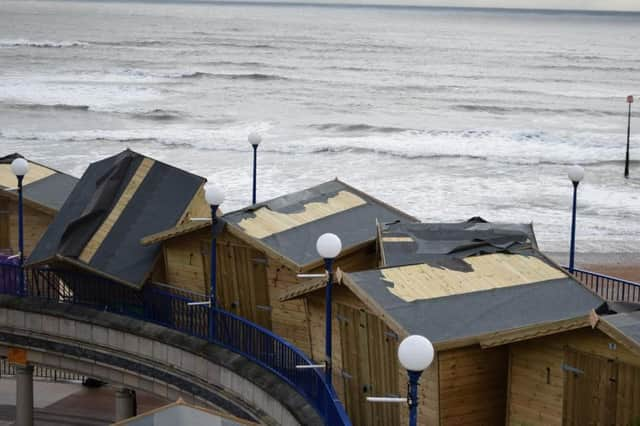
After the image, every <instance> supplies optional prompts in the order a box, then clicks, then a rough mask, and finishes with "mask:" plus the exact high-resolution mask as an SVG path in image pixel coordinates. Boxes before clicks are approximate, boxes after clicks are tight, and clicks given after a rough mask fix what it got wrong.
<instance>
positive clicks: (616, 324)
mask: <svg viewBox="0 0 640 426" xmlns="http://www.w3.org/2000/svg"><path fill="white" fill-rule="evenodd" d="M635 308H636V309H637V308H638V306H636V307H635ZM598 327H599V328H601V329H602V330H603V331H604V332H605V333H607V334H609V335H611V336H612V337H614V338H616V339H617V340H619V341H622V342H624V343H625V344H626V346H627V347H628V348H629V349H630V350H632V351H633V352H635V353H636V354H638V355H640V311H638V310H636V311H632V312H625V313H618V314H615V315H603V316H601V317H600V318H599V323H598Z"/></svg>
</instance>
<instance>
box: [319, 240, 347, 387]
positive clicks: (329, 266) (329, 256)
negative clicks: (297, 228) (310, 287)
mask: <svg viewBox="0 0 640 426" xmlns="http://www.w3.org/2000/svg"><path fill="white" fill-rule="evenodd" d="M316 249H317V250H318V254H319V255H320V257H322V258H323V259H324V266H325V269H326V271H327V288H326V290H325V302H324V303H325V335H324V347H325V358H326V359H325V369H324V377H325V381H326V382H327V385H329V389H332V390H333V385H332V379H331V326H332V324H331V319H332V316H331V290H332V287H333V261H334V259H335V258H336V257H338V255H339V254H340V250H342V241H340V238H338V236H337V235H336V234H331V233H327V234H322V235H321V236H320V238H318V241H317V242H316Z"/></svg>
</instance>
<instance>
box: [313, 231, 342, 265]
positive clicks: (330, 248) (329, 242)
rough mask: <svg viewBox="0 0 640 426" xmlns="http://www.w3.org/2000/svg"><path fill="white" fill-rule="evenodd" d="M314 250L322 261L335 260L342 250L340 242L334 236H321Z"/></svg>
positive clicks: (328, 234) (329, 234)
mask: <svg viewBox="0 0 640 426" xmlns="http://www.w3.org/2000/svg"><path fill="white" fill-rule="evenodd" d="M316 249H317V250H318V254H319V255H320V257H322V258H323V259H335V258H336V257H338V255H339V254H340V251H341V250H342V241H340V238H338V236H337V235H336V234H331V233H327V234H322V235H320V238H318V241H317V242H316Z"/></svg>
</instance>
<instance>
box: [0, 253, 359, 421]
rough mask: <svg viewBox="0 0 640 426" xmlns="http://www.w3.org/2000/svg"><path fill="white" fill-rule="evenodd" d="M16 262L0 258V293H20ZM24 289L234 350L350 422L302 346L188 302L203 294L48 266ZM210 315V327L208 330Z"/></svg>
mask: <svg viewBox="0 0 640 426" xmlns="http://www.w3.org/2000/svg"><path fill="white" fill-rule="evenodd" d="M19 276H20V266H19V265H16V264H9V263H4V262H0V293H4V294H11V295H20V285H19ZM25 277H26V282H27V295H28V296H30V297H39V298H44V299H47V300H49V301H53V302H56V303H71V304H79V305H84V306H87V307H91V308H94V309H98V310H101V311H109V312H113V313H116V314H120V315H126V316H129V317H132V318H136V319H139V320H143V321H148V322H153V323H156V324H159V325H162V326H164V327H167V328H171V329H174V330H177V331H180V332H183V333H186V334H189V335H191V336H195V337H198V338H201V339H204V340H207V341H209V342H211V343H215V344H217V345H219V346H222V347H224V348H226V349H228V350H231V351H233V352H236V353H239V354H241V355H243V356H245V357H246V358H248V359H250V360H251V361H253V362H255V363H256V364H259V365H260V366H262V367H263V368H266V369H267V370H269V371H271V372H272V373H274V374H275V375H276V376H278V377H279V378H280V379H282V380H283V381H285V382H286V383H288V384H289V385H290V386H291V387H293V388H294V389H295V390H296V391H297V392H298V393H300V394H301V395H302V396H303V397H304V398H305V399H306V400H307V401H308V402H309V403H310V404H311V405H312V406H313V407H314V408H315V410H316V411H317V413H318V414H319V415H320V417H321V418H322V419H323V421H324V422H325V424H327V425H331V426H333V425H338V426H340V425H343V426H350V425H351V422H350V420H349V417H348V416H347V413H346V411H345V409H344V406H343V405H342V403H341V402H340V400H339V399H338V397H337V396H336V394H335V392H334V391H333V390H332V389H331V387H329V386H328V385H327V383H326V382H325V380H324V376H323V374H321V372H319V371H318V370H316V369H313V368H310V369H309V368H306V369H300V368H297V367H296V366H298V365H312V364H314V363H313V362H312V361H311V360H310V359H309V358H308V357H307V356H306V355H305V354H304V353H303V352H302V351H301V350H299V349H298V348H296V347H295V346H293V345H292V344H291V343H289V342H287V341H285V340H284V339H283V338H281V337H280V336H278V335H276V334H274V333H273V332H271V331H269V330H267V329H265V328H262V327H260V326H259V325H257V324H254V323H252V322H250V321H248V320H246V319H245V318H241V317H239V316H237V315H234V314H232V313H230V312H226V311H224V310H221V309H217V310H216V311H215V312H214V314H213V315H210V314H209V307H208V306H203V305H192V306H189V305H188V304H187V303H188V302H192V301H196V302H197V301H206V300H208V299H207V298H206V297H205V296H200V297H199V296H198V295H197V294H194V293H190V292H187V291H183V290H181V289H176V288H172V287H167V286H160V285H154V284H149V285H146V286H145V287H144V290H143V291H136V290H134V289H132V288H129V287H126V286H124V285H121V284H119V283H116V282H113V281H110V280H108V279H105V278H101V277H97V276H94V275H91V274H88V273H83V272H79V271H71V270H56V269H50V268H29V269H27V270H26V271H25ZM210 319H213V321H214V328H215V333H213V336H211V335H210V333H209V320H210Z"/></svg>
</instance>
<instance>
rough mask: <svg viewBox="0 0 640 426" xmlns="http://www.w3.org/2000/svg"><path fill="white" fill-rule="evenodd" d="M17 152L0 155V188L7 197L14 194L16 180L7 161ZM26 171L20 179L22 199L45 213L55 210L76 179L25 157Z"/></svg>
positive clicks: (62, 202)
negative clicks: (26, 162)
mask: <svg viewBox="0 0 640 426" xmlns="http://www.w3.org/2000/svg"><path fill="white" fill-rule="evenodd" d="M20 157H22V158H24V157H23V156H22V155H20V154H17V153H15V154H10V155H7V156H4V157H2V158H0V190H2V191H3V193H4V194H5V195H7V196H10V197H11V198H17V197H18V192H17V185H18V183H17V180H16V177H15V175H14V174H13V172H12V171H11V162H12V161H13V160H15V159H16V158H20ZM26 160H27V161H28V162H29V173H27V174H26V176H25V177H24V179H23V195H24V199H25V202H26V203H27V204H29V205H31V206H33V207H36V208H39V209H40V210H44V211H45V212H47V213H55V212H57V211H58V210H60V208H61V207H62V205H63V204H64V202H65V201H66V199H67V197H68V196H69V194H70V193H71V190H72V189H73V187H74V186H75V184H76V183H77V182H78V179H77V178H75V177H73V176H70V175H68V174H66V173H63V172H60V171H58V170H55V169H52V168H51V167H48V166H45V165H42V164H40V163H36V162H34V161H31V160H29V159H26Z"/></svg>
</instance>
